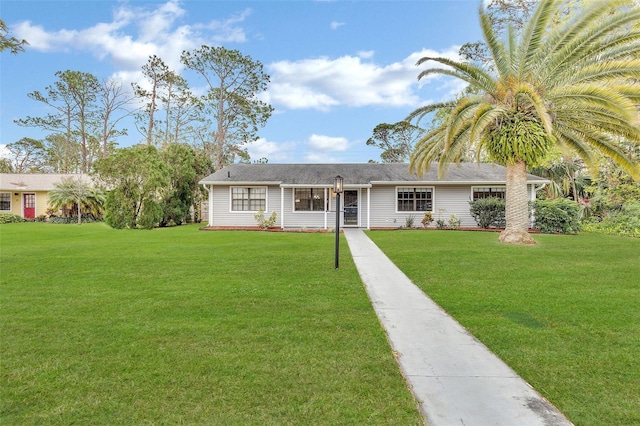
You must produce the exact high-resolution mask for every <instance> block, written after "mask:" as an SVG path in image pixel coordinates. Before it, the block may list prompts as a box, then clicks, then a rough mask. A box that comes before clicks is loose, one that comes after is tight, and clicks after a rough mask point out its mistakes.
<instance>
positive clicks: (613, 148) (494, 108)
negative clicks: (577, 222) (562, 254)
mask: <svg viewBox="0 0 640 426" xmlns="http://www.w3.org/2000/svg"><path fill="white" fill-rule="evenodd" d="M563 3H564V1H563V0H541V1H540V2H539V4H538V7H537V8H536V10H535V12H534V13H533V15H532V16H531V18H530V20H529V21H528V22H527V23H526V24H525V26H524V27H523V29H522V31H521V33H520V34H516V32H515V31H514V30H513V29H511V28H510V29H509V30H508V31H507V35H506V37H505V39H504V40H499V39H498V37H497V36H496V32H495V31H494V29H493V28H492V27H491V24H490V21H489V17H488V16H487V14H486V13H485V12H484V9H483V8H482V6H481V7H480V22H481V27H482V31H483V35H484V39H485V42H486V44H487V47H488V49H489V51H490V53H491V56H492V58H493V63H492V64H491V67H490V69H493V70H495V71H487V70H485V69H483V68H480V67H478V66H474V65H471V64H468V63H463V62H457V61H453V60H449V59H445V58H432V57H424V58H422V59H420V60H419V61H418V65H420V64H423V63H425V62H427V61H434V62H437V63H440V64H442V65H446V66H447V68H446V69H443V68H430V69H426V70H424V71H422V72H421V73H420V75H419V77H418V79H421V78H423V77H425V76H428V75H432V74H442V75H448V76H453V77H456V78H459V79H461V80H463V81H465V82H467V83H469V88H470V89H471V90H469V91H468V93H470V94H468V95H465V96H462V97H460V98H459V99H457V100H455V101H452V102H449V103H443V104H436V105H427V106H424V107H422V108H419V109H417V110H416V111H414V112H413V113H412V114H411V115H410V116H409V117H408V120H414V119H417V120H418V121H419V120H420V119H422V118H423V117H425V116H426V115H427V114H429V113H430V112H432V111H434V110H436V109H438V108H442V107H448V108H451V113H450V114H449V116H448V118H447V119H446V120H445V122H444V123H442V124H441V125H439V126H437V127H435V128H434V129H432V130H431V131H430V132H428V133H427V134H426V135H425V136H424V137H422V138H421V139H420V140H419V141H418V142H417V143H416V149H415V150H414V152H413V154H412V157H411V162H410V168H411V170H412V171H414V172H416V173H418V174H421V173H422V172H423V171H425V170H427V169H428V168H429V166H430V164H431V162H435V161H437V162H438V171H439V174H440V176H443V175H444V174H445V173H446V171H447V168H448V167H449V165H450V164H451V163H452V162H457V161H459V160H460V159H461V158H462V157H463V156H464V154H465V151H467V150H469V149H473V150H474V151H475V153H476V155H477V156H478V158H479V156H480V155H482V154H487V155H488V157H489V158H490V159H491V160H493V161H495V162H498V163H501V164H503V165H505V166H506V170H507V171H506V186H507V190H506V204H507V208H506V229H505V230H504V231H503V232H502V234H501V235H500V240H501V241H503V242H509V243H534V241H533V239H532V238H531V236H530V235H529V234H528V232H527V230H528V225H529V212H528V198H527V185H526V171H527V166H535V165H536V164H537V163H539V162H540V161H541V160H543V159H544V158H545V156H546V155H547V154H548V153H549V152H550V150H551V149H552V148H553V147H559V148H560V149H561V150H562V151H569V152H570V151H573V152H575V154H577V155H578V156H579V157H580V158H581V159H582V160H583V161H584V162H585V164H586V165H587V166H588V167H589V168H591V169H592V170H596V169H597V154H598V153H603V154H605V155H606V156H608V157H610V158H612V159H613V160H614V161H616V162H617V163H618V164H620V165H621V166H622V167H623V168H625V169H626V170H627V171H628V172H629V173H630V174H631V175H632V176H633V177H634V178H636V179H639V178H640V168H639V167H638V165H637V164H635V163H634V162H633V160H632V159H631V157H630V156H629V155H627V153H626V152H625V150H624V149H622V148H621V147H620V142H625V143H627V142H628V143H631V144H637V143H638V142H639V141H640V116H639V113H638V109H637V108H638V107H637V106H638V104H640V83H639V81H640V59H639V58H640V28H639V26H638V25H636V23H637V22H640V8H639V7H638V6H637V4H636V3H634V1H632V0H631V1H624V0H609V1H603V2H593V3H592V4H591V5H590V6H589V7H587V8H586V9H584V10H582V11H581V12H580V13H578V14H576V16H573V17H571V18H570V19H567V20H566V21H565V23H563V24H555V25H554V24H553V19H552V18H553V17H554V15H555V14H556V13H558V12H559V11H560V9H561V7H562V5H563Z"/></svg>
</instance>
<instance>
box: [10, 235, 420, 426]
mask: <svg viewBox="0 0 640 426" xmlns="http://www.w3.org/2000/svg"><path fill="white" fill-rule="evenodd" d="M0 238H1V240H0V243H1V252H0V261H1V264H0V265H1V268H2V269H1V274H0V278H1V279H0V301H1V309H0V380H1V382H0V424H3V425H13V424H20V425H22V424H176V423H180V424H221V425H222V424H223V425H251V424H255V425H286V424H289V425H294V424H305V425H306V424H332V425H333V424H393V425H397V424H421V423H422V419H421V417H420V415H419V413H418V411H417V407H416V403H415V401H414V400H413V398H412V396H411V395H410V393H409V391H408V390H407V388H406V385H405V383H404V381H403V379H402V376H401V374H400V372H399V370H398V367H397V365H396V363H395V361H394V358H393V354H392V353H391V350H390V349H389V346H388V344H387V341H386V338H385V335H384V332H383V331H382V329H381V327H380V325H379V323H378V321H377V319H376V316H375V314H374V312H373V310H372V308H371V305H370V303H369V300H368V298H367V296H366V293H365V291H364V289H363V287H362V284H361V282H360V280H359V277H358V274H357V272H356V270H355V267H354V265H353V262H352V261H351V259H350V256H349V252H348V250H347V249H346V242H343V250H342V252H341V268H340V269H339V270H335V269H334V268H333V247H334V245H333V242H334V238H335V236H334V235H332V234H292V233H267V232H204V231H199V230H198V229H197V227H195V226H182V227H176V228H169V229H157V230H152V231H115V230H112V229H110V228H108V227H106V226H105V225H104V224H83V225H81V226H77V225H52V224H46V223H25V224H7V225H2V226H0Z"/></svg>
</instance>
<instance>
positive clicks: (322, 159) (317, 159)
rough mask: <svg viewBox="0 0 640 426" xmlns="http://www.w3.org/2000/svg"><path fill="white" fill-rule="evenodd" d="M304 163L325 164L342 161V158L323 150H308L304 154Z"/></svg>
mask: <svg viewBox="0 0 640 426" xmlns="http://www.w3.org/2000/svg"><path fill="white" fill-rule="evenodd" d="M304 162H305V163H311V164H327V163H343V162H344V160H343V159H342V158H339V157H334V156H332V155H330V154H327V153H323V152H310V153H308V154H306V155H305V156H304Z"/></svg>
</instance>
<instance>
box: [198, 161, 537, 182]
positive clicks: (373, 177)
mask: <svg viewBox="0 0 640 426" xmlns="http://www.w3.org/2000/svg"><path fill="white" fill-rule="evenodd" d="M337 175H340V176H342V177H343V178H344V184H345V185H347V186H348V185H369V184H371V183H378V184H380V183H383V182H390V183H391V182H393V183H401V182H421V183H449V184H453V183H479V184H481V183H494V184H497V183H504V182H505V181H506V172H505V168H504V167H503V166H499V165H495V164H487V163H483V164H477V163H461V164H459V165H452V166H451V167H450V168H449V171H448V172H447V174H446V176H445V178H444V179H438V167H437V165H436V164H434V165H432V167H431V168H430V169H429V171H428V172H425V173H424V174H423V175H422V176H421V177H418V176H417V175H415V174H410V173H409V165H408V164H404V163H359V164H231V165H229V166H227V167H224V168H223V169H221V170H218V171H217V172H215V173H213V174H211V175H209V176H207V177H206V178H204V179H202V180H201V181H200V183H201V184H213V185H224V184H233V183H263V184H265V183H273V184H280V185H327V186H331V185H333V179H334V177H335V176H337ZM527 180H528V182H529V183H544V182H547V180H546V179H543V178H540V177H538V176H534V175H530V174H529V175H527Z"/></svg>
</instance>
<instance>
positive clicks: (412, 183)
mask: <svg viewBox="0 0 640 426" xmlns="http://www.w3.org/2000/svg"><path fill="white" fill-rule="evenodd" d="M543 183H550V181H549V180H546V179H538V180H527V184H528V185H531V184H543ZM373 185H396V186H397V185H404V186H407V185H409V186H416V185H430V186H436V185H478V186H487V185H506V182H505V181H503V180H496V181H487V180H461V181H450V180H422V181H406V180H398V181H372V182H371V186H373Z"/></svg>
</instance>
